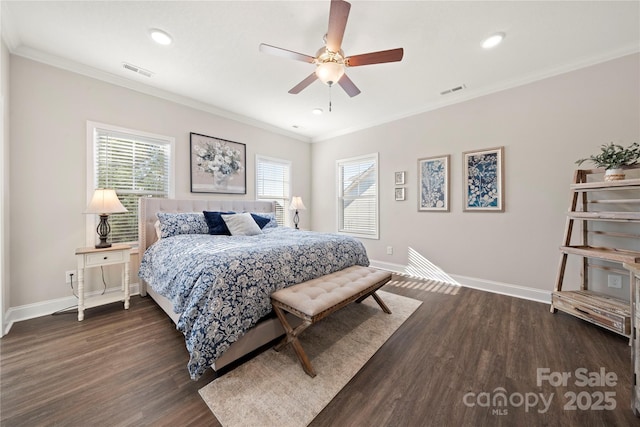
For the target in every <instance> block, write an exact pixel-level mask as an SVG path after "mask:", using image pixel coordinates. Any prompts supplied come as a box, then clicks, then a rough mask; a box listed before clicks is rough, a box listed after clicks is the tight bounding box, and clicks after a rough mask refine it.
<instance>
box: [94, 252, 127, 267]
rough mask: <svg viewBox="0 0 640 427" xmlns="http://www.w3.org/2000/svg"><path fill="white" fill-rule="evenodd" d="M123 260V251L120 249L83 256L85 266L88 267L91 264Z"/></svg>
mask: <svg viewBox="0 0 640 427" xmlns="http://www.w3.org/2000/svg"><path fill="white" fill-rule="evenodd" d="M123 261H124V253H123V252H122V251H113V252H102V253H96V254H86V256H85V263H86V266H87V267H90V266H92V265H105V264H110V263H120V262H123Z"/></svg>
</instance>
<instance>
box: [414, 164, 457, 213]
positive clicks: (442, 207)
mask: <svg viewBox="0 0 640 427" xmlns="http://www.w3.org/2000/svg"><path fill="white" fill-rule="evenodd" d="M449 158H450V156H449V155H446V156H437V157H427V158H424V159H418V180H419V182H418V192H419V194H418V211H419V212H420V211H441V212H449Z"/></svg>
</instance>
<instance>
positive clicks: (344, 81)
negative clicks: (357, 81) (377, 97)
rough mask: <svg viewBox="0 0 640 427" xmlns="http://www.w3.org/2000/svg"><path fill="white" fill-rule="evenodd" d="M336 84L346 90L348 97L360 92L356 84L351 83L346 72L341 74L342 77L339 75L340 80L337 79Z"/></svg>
mask: <svg viewBox="0 0 640 427" xmlns="http://www.w3.org/2000/svg"><path fill="white" fill-rule="evenodd" d="M338 84H339V85H340V87H341V88H342V89H344V91H345V92H347V95H349V97H351V98H353V97H354V96H356V95H358V94H359V93H360V89H358V88H357V87H356V85H354V84H353V82H352V81H351V79H350V78H349V77H347V75H346V74H343V75H342V77H340V80H338Z"/></svg>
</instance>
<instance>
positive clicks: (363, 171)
mask: <svg viewBox="0 0 640 427" xmlns="http://www.w3.org/2000/svg"><path fill="white" fill-rule="evenodd" d="M337 164H338V231H340V232H342V233H347V234H352V235H354V236H357V237H364V238H369V239H377V238H378V153H375V154H370V155H366V156H361V157H354V158H351V159H344V160H338V162H337Z"/></svg>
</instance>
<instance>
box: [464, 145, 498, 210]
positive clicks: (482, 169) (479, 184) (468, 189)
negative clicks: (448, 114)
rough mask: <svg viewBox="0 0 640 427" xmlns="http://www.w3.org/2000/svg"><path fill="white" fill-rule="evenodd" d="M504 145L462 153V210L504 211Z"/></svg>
mask: <svg viewBox="0 0 640 427" xmlns="http://www.w3.org/2000/svg"><path fill="white" fill-rule="evenodd" d="M503 157H504V147H497V148H488V149H486V150H478V151H467V152H465V153H463V167H464V181H463V182H464V190H463V191H464V193H463V194H464V207H463V210H464V211H469V212H471V211H487V212H504V172H503V171H504V163H503Z"/></svg>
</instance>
